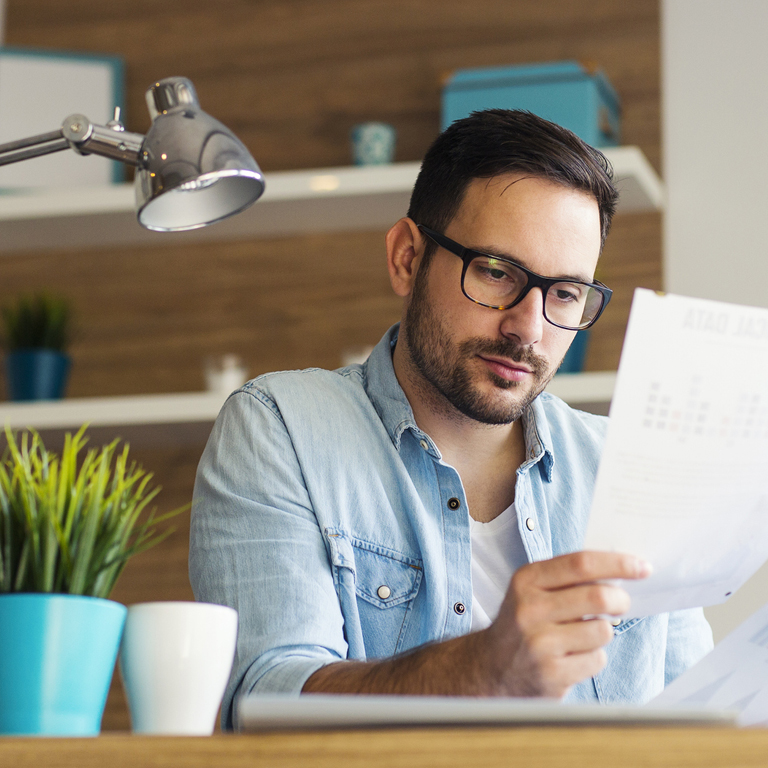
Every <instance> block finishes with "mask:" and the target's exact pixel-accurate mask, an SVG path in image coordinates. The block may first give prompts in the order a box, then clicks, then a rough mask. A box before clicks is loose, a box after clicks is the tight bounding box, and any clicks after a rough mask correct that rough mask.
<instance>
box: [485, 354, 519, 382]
mask: <svg viewBox="0 0 768 768" xmlns="http://www.w3.org/2000/svg"><path fill="white" fill-rule="evenodd" d="M478 357H479V358H480V359H481V360H482V361H483V362H484V363H485V364H486V365H487V366H488V368H490V369H491V370H492V371H493V372H494V373H495V374H496V375H497V376H500V377H501V378H502V379H506V380H507V381H524V380H525V379H526V378H527V377H528V376H530V375H531V374H532V373H533V371H532V370H531V369H530V368H529V367H528V366H527V365H523V364H522V363H514V362H511V361H509V360H502V359H500V358H497V357H486V356H485V355H478Z"/></svg>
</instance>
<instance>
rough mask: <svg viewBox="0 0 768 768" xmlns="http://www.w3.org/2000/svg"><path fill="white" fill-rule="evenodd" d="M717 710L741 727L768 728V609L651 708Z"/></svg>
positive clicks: (726, 639) (725, 640) (684, 676)
mask: <svg viewBox="0 0 768 768" xmlns="http://www.w3.org/2000/svg"><path fill="white" fill-rule="evenodd" d="M677 705H681V706H683V707H702V706H704V707H712V708H713V710H716V711H719V710H730V711H734V712H737V713H738V723H739V725H768V605H766V606H763V607H762V608H761V609H760V610H759V611H757V613H754V614H752V616H750V617H749V618H748V619H747V620H746V621H745V622H744V623H743V624H742V625H741V626H740V627H738V629H735V630H734V631H733V632H731V634H730V635H728V636H727V637H726V638H725V639H723V640H721V641H720V642H719V643H718V644H717V645H716V646H715V649H714V650H713V651H712V652H711V653H709V654H708V655H707V656H705V657H704V658H703V659H702V660H701V661H700V662H699V663H698V664H696V665H694V666H693V667H691V668H690V669H689V670H688V671H687V672H684V673H683V674H682V675H680V677H678V678H677V680H675V681H673V682H672V683H670V684H669V685H668V686H667V687H666V688H665V689H664V690H663V691H662V692H661V693H660V694H659V695H658V696H657V697H656V698H655V699H653V700H652V701H650V702H649V703H648V705H647V706H648V707H650V708H653V707H661V708H665V709H666V708H669V707H674V706H677Z"/></svg>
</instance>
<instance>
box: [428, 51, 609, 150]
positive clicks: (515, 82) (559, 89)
mask: <svg viewBox="0 0 768 768" xmlns="http://www.w3.org/2000/svg"><path fill="white" fill-rule="evenodd" d="M499 108H501V109H525V110H528V111H529V112H533V113H534V114H536V115H539V117H543V118H545V119H546V120H551V121H552V122H553V123H557V124H558V125H562V126H563V127H564V128H568V129H569V130H571V131H573V132H574V133H575V134H576V135H577V136H579V137H580V138H581V139H583V140H584V141H586V142H587V144H591V145H592V146H594V147H614V146H617V145H618V144H619V140H620V135H621V108H620V103H619V97H618V96H617V95H616V91H615V90H614V89H613V87H612V86H611V84H610V82H608V79H607V78H606V77H605V75H604V74H603V73H602V72H600V71H595V70H592V69H590V68H588V67H585V66H584V65H582V64H580V63H579V62H577V61H560V62H550V63H547V64H525V65H521V66H508V67H483V68H479V69H460V70H457V71H456V72H454V73H453V75H452V76H451V77H450V79H449V80H448V82H447V83H446V85H445V87H444V89H443V99H442V128H443V129H445V128H447V127H448V126H449V125H450V124H451V123H452V122H454V121H455V120H459V119H460V118H462V117H467V116H468V115H469V114H470V113H471V112H475V111H478V110H483V109H499Z"/></svg>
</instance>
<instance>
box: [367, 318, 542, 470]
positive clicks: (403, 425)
mask: <svg viewBox="0 0 768 768" xmlns="http://www.w3.org/2000/svg"><path fill="white" fill-rule="evenodd" d="M399 332H400V324H399V323H396V324H395V325H393V326H392V327H391V328H390V329H389V330H388V331H387V332H386V333H385V334H384V336H383V338H382V339H381V341H380V342H379V343H378V344H377V345H376V346H375V347H374V348H373V351H372V352H371V354H370V356H369V357H368V360H367V362H366V364H365V367H366V381H365V391H366V393H367V395H368V398H369V399H370V401H371V403H372V404H373V407H374V408H375V409H376V413H378V414H379V418H380V419H381V421H382V423H383V424H384V427H385V428H386V430H387V432H389V436H390V438H391V439H392V442H393V443H394V445H395V448H396V449H397V450H398V451H399V450H400V440H401V438H402V436H403V432H405V430H406V429H412V430H413V431H414V433H415V434H416V435H417V436H418V438H419V439H422V438H426V437H427V435H425V434H424V433H423V432H422V431H421V430H420V429H419V428H418V426H417V425H416V420H415V419H414V417H413V410H412V409H411V404H410V403H409V402H408V398H407V397H406V396H405V392H403V389H402V387H401V386H400V384H399V382H398V381H397V376H396V375H395V367H394V364H393V362H392V352H393V351H394V348H395V344H396V343H397V336H398V333H399ZM522 422H523V435H524V437H525V462H524V463H523V467H527V466H530V465H532V464H535V463H536V462H538V461H543V466H544V470H545V472H546V475H547V480H551V479H552V470H553V467H554V462H555V457H554V453H553V450H552V435H551V434H550V431H549V423H548V421H547V416H546V413H545V411H544V405H543V404H542V402H541V398H540V397H537V398H536V399H535V400H534V401H533V403H531V405H530V406H529V407H528V408H527V409H526V410H525V412H524V413H523V417H522ZM429 443H430V445H432V441H431V440H429Z"/></svg>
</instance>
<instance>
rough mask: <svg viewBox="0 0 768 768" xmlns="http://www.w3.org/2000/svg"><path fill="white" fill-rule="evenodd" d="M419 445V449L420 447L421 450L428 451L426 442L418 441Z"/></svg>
mask: <svg viewBox="0 0 768 768" xmlns="http://www.w3.org/2000/svg"><path fill="white" fill-rule="evenodd" d="M419 445H420V446H421V447H422V448H423V449H424V450H425V451H428V450H429V444H428V443H427V441H426V440H420V441H419Z"/></svg>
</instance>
